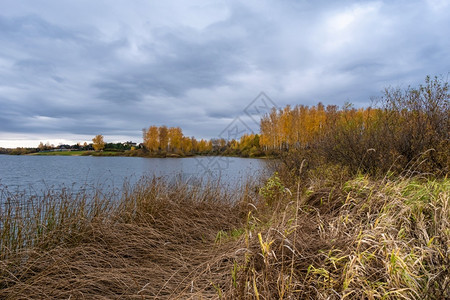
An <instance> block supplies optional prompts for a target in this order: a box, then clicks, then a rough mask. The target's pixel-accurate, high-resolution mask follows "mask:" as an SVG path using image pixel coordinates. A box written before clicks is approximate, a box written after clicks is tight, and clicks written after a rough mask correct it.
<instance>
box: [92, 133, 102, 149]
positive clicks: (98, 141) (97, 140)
mask: <svg viewBox="0 0 450 300" xmlns="http://www.w3.org/2000/svg"><path fill="white" fill-rule="evenodd" d="M92 143H93V145H92V146H93V147H94V150H95V151H102V150H103V149H104V148H105V142H104V141H103V135H101V134H99V135H96V136H95V137H94V138H93V139H92Z"/></svg>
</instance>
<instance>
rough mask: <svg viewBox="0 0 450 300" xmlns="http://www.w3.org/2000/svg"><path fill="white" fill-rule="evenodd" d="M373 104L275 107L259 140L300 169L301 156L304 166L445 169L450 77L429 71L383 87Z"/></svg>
mask: <svg viewBox="0 0 450 300" xmlns="http://www.w3.org/2000/svg"><path fill="white" fill-rule="evenodd" d="M374 104H375V105H374V107H373V108H372V107H368V108H359V109H356V108H354V107H353V106H351V105H350V104H347V105H344V107H342V108H339V107H337V106H335V105H328V106H327V107H325V106H324V105H322V104H320V103H319V104H318V105H316V106H312V107H307V106H303V105H298V106H295V107H293V108H291V107H290V106H286V107H285V108H284V109H281V110H275V109H274V110H272V112H271V113H270V114H268V115H266V116H264V117H263V118H262V120H261V139H260V145H261V147H262V150H263V151H265V152H275V153H281V154H283V155H284V156H285V162H286V164H287V166H286V167H287V168H290V166H294V167H296V169H297V171H298V172H299V171H300V165H301V162H302V161H303V160H305V161H304V164H303V166H304V167H305V163H306V164H310V165H315V166H317V165H319V164H326V163H330V164H339V165H341V166H345V167H347V168H348V169H349V171H350V172H352V173H355V172H361V173H370V174H379V175H383V174H386V173H387V172H403V171H405V170H410V171H415V172H420V173H427V172H431V173H443V174H447V173H448V171H449V152H450V151H449V149H450V143H449V131H450V130H449V129H450V128H449V114H450V110H449V90H448V82H444V81H443V80H441V79H439V78H437V77H435V78H434V79H431V78H430V77H427V78H426V80H425V84H424V85H420V86H419V87H418V88H411V87H408V88H407V89H405V90H401V89H393V88H387V89H385V91H384V94H383V96H382V97H381V98H380V99H378V101H377V102H376V103H374ZM315 166H312V167H315Z"/></svg>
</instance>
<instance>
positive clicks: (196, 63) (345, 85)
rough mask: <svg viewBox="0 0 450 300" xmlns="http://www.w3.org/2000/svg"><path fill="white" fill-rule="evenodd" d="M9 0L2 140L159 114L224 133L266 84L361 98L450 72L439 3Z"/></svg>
mask: <svg viewBox="0 0 450 300" xmlns="http://www.w3.org/2000/svg"><path fill="white" fill-rule="evenodd" d="M3 4H4V5H2V7H3V9H2V11H0V43H1V47H0V142H2V140H4V142H3V144H5V143H7V141H6V139H10V138H11V136H14V135H15V134H17V135H19V134H20V135H21V136H22V135H26V134H34V135H33V136H34V137H36V136H39V138H41V137H42V138H43V139H45V137H46V136H50V135H51V136H55V135H58V136H65V135H67V136H69V135H70V136H80V138H81V137H85V136H87V137H89V136H92V135H95V134H98V133H102V134H105V135H110V136H127V137H130V139H131V138H132V139H136V140H139V139H140V135H141V132H140V130H141V129H142V128H143V127H148V126H150V125H152V124H155V125H162V124H166V125H168V126H180V127H182V128H183V131H184V133H185V134H186V135H195V136H197V137H215V136H217V135H218V134H219V133H220V132H221V131H222V130H223V129H224V128H225V127H226V126H227V125H228V124H229V123H230V122H232V121H233V120H234V118H236V117H239V116H241V115H243V114H244V112H243V110H244V108H245V107H246V106H247V105H248V103H250V102H251V101H252V100H253V99H254V98H255V97H256V96H257V95H258V94H259V93H260V92H261V91H265V92H266V93H267V94H268V96H270V97H271V98H272V99H273V100H274V101H275V102H276V103H277V104H278V105H279V106H284V105H286V104H306V105H313V104H316V103H317V102H318V101H322V102H323V103H325V104H338V105H342V104H343V103H344V102H346V101H350V102H353V103H355V104H356V105H359V106H362V105H369V104H370V97H371V96H377V95H379V93H380V91H381V90H382V89H383V88H384V87H387V86H389V85H393V86H396V85H401V86H407V85H409V84H411V85H416V84H418V83H421V82H423V79H424V77H425V76H426V75H427V74H430V75H439V74H443V75H446V74H447V72H449V70H450V52H449V51H448V49H450V41H449V39H448V35H449V32H448V28H450V17H449V14H448V13H446V12H448V10H449V9H450V6H449V4H448V2H446V1H440V0H428V1H357V2H354V1H333V2H331V3H330V1H270V0H268V1H246V2H241V1H222V2H220V1H218V2H214V3H208V2H205V1H190V2H189V3H180V2H172V1H165V2H149V1H139V0H137V1H133V2H132V3H131V2H129V1H115V2H113V3H112V2H110V1H103V0H99V1H95V2H93V1H87V0H79V1H64V2H62V1H52V0H43V1H42V2H39V3H38V2H36V1H20V2H19V1H12V0H4V3H3ZM127 137H125V138H127ZM30 139H32V138H30ZM0 146H1V145H0Z"/></svg>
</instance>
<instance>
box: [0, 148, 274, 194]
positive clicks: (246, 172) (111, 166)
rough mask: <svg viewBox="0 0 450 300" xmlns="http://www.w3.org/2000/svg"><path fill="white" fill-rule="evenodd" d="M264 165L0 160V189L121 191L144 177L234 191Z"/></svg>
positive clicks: (203, 160) (196, 160) (207, 160)
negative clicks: (214, 182)
mask: <svg viewBox="0 0 450 300" xmlns="http://www.w3.org/2000/svg"><path fill="white" fill-rule="evenodd" d="M266 164H267V161H266V160H263V159H249V158H236V157H206V156H203V157H189V158H141V157H92V156H12V155H0V189H5V188H7V189H8V191H10V192H21V191H27V192H30V191H31V192H33V191H34V192H36V193H37V194H39V193H41V192H42V191H46V190H49V189H59V188H61V187H66V188H71V189H72V190H73V191H78V190H79V189H86V188H87V187H90V188H94V187H95V188H100V189H117V190H120V189H121V188H122V186H123V183H124V182H129V183H131V184H133V183H135V182H136V181H137V180H139V179H140V178H141V177H142V176H150V177H153V176H157V177H164V178H165V179H166V180H169V181H176V180H178V181H179V180H183V181H188V182H189V183H192V184H197V183H198V182H199V181H200V180H203V182H205V181H208V180H220V183H221V184H222V185H224V186H226V187H231V188H234V187H238V186H239V185H240V184H242V183H243V182H245V181H246V180H247V179H248V178H255V177H257V176H258V175H260V174H262V173H265V172H267V170H266Z"/></svg>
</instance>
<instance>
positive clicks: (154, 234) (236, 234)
mask: <svg viewBox="0 0 450 300" xmlns="http://www.w3.org/2000/svg"><path fill="white" fill-rule="evenodd" d="M449 185H450V183H449V181H448V179H446V178H445V179H440V180H433V181H430V180H424V179H414V178H413V179H411V178H409V179H406V178H405V179H400V178H399V179H395V180H390V179H384V180H377V181H373V180H370V179H368V178H367V177H363V176H360V177H356V178H354V179H352V180H350V181H346V182H342V183H330V182H323V181H318V180H314V181H313V182H310V183H308V184H306V183H302V184H299V185H298V186H297V188H296V190H297V191H295V190H294V189H291V190H288V189H285V188H284V187H283V186H282V183H281V181H280V180H279V178H276V177H273V178H272V179H271V180H270V181H268V183H267V184H266V185H265V188H264V189H263V190H262V191H263V192H262V193H261V194H258V193H257V191H255V189H254V188H250V186H247V188H246V189H243V190H242V191H239V192H237V195H236V194H235V195H231V194H229V193H228V194H227V193H226V192H225V191H223V190H221V189H219V188H217V187H213V186H209V187H207V188H201V187H192V186H187V185H183V184H178V185H175V186H174V185H169V184H167V183H165V182H162V181H158V180H143V181H142V182H140V183H139V184H137V185H136V186H134V187H130V188H128V189H127V190H126V191H125V192H124V195H123V196H122V199H120V201H118V202H116V203H109V202H107V201H105V200H104V199H102V197H101V195H97V196H96V197H94V200H92V199H91V200H89V201H88V199H86V198H83V197H79V198H76V199H73V198H71V196H69V194H67V193H66V194H64V193H61V194H59V195H58V194H54V193H53V194H52V193H49V194H48V195H47V196H46V198H45V197H44V198H45V201H37V199H35V200H34V201H33V199H31V200H30V199H25V198H22V199H19V198H20V197H19V198H16V199H13V198H12V195H3V197H4V198H7V197H6V196H10V197H9V198H10V202H8V203H9V204H8V203H7V204H6V205H5V206H4V207H3V208H2V211H1V214H2V216H1V217H2V218H1V220H2V221H1V222H2V223H1V236H0V246H1V252H0V255H1V256H0V264H1V268H0V298H2V299H3V298H6V299H33V298H39V299H42V298H57V299H63V298H65V299H68V298H71V299H134V298H136V299H202V298H206V299H210V298H212V299H218V298H222V299H292V298H296V299H299V298H300V299H341V298H348V299H360V298H362V299H426V298H428V299H445V298H449V297H450V294H449V290H450V289H449V282H450V277H449V269H448V266H449V265H450V260H449V256H450V252H449V251H450V250H449V246H450V244H449V243H450V229H449V222H450V221H449V220H450V207H449V195H448V192H449ZM236 196H239V200H238V201H234V202H233V201H231V200H232V199H233V197H236ZM12 200H14V201H15V202H14V201H12ZM25 200H27V201H25ZM18 202H19V203H22V204H24V203H28V204H27V205H26V206H22V209H17V207H18V206H17V205H14V204H17V203H18ZM30 203H31V204H30ZM24 207H25V209H23V208H24Z"/></svg>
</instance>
